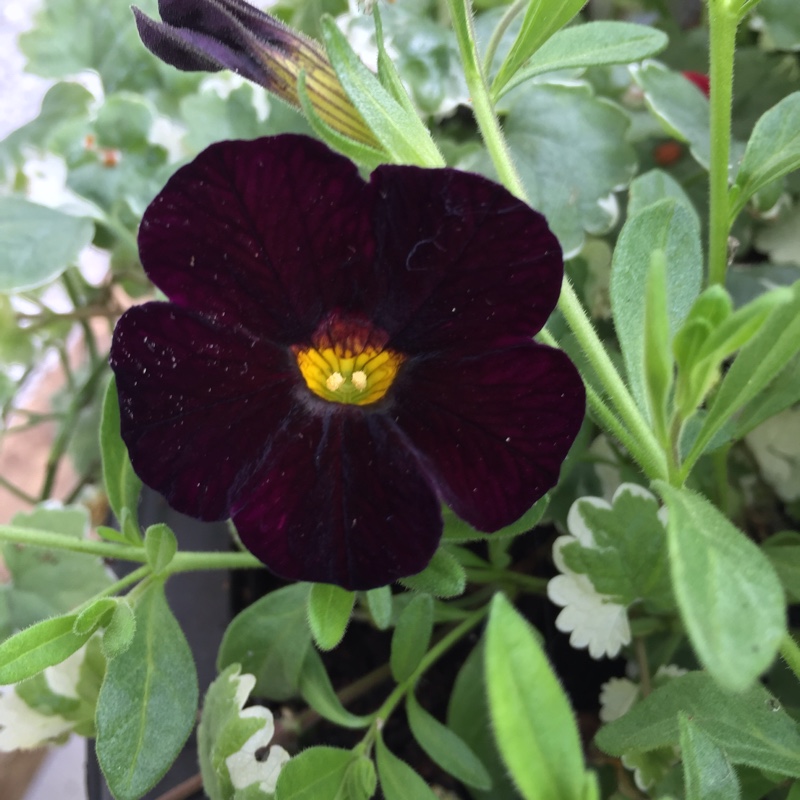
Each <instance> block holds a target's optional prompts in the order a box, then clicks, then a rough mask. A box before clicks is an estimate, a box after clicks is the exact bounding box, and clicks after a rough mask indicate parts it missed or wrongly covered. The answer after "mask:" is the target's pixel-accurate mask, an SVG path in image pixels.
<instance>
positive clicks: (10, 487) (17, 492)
mask: <svg viewBox="0 0 800 800" xmlns="http://www.w3.org/2000/svg"><path fill="white" fill-rule="evenodd" d="M14 430H16V429H14ZM14 430H10V431H7V433H14ZM0 487H2V488H3V489H5V490H6V491H7V492H8V493H9V494H13V495H14V497H16V498H17V499H18V500H22V502H23V503H27V504H28V505H31V506H35V505H36V502H37V500H36V498H35V497H33V496H32V495H29V494H28V493H27V492H26V491H25V490H24V489H20V488H19V486H17V485H15V484H13V483H11V481H9V480H7V479H6V478H4V477H3V476H2V475H0Z"/></svg>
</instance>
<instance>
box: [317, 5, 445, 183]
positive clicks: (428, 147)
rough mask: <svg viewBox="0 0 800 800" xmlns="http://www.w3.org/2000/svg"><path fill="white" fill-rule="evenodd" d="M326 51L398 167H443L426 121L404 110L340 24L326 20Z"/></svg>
mask: <svg viewBox="0 0 800 800" xmlns="http://www.w3.org/2000/svg"><path fill="white" fill-rule="evenodd" d="M321 25H322V33H323V38H324V40H325V49H326V50H327V53H328V57H329V58H330V60H331V64H332V65H333V68H334V69H335V70H336V74H337V76H338V77H339V80H340V81H341V84H342V87H343V88H344V90H345V92H347V95H348V97H349V98H350V100H351V101H352V103H353V105H354V106H355V107H356V108H357V109H358V111H359V113H360V114H361V116H362V117H363V118H364V121H365V122H366V123H367V126H368V127H369V129H370V130H371V131H372V133H373V134H374V135H375V137H376V138H377V139H378V141H379V142H380V143H381V144H382V145H383V147H384V148H385V149H386V152H387V153H388V154H389V155H390V156H391V158H392V160H393V161H394V162H396V163H398V164H415V165H417V166H421V167H443V166H444V159H443V158H442V156H441V154H440V153H439V151H438V150H437V149H436V145H435V144H434V143H433V139H431V135H430V133H429V132H428V129H427V128H426V127H425V125H423V124H422V120H420V118H419V117H418V116H417V115H416V114H410V113H409V112H408V111H406V109H405V108H403V106H401V105H400V104H399V103H398V102H397V101H396V100H395V99H394V98H393V97H392V96H391V95H390V94H389V92H387V91H386V89H384V88H383V86H381V84H380V81H379V80H378V78H377V77H376V76H375V75H373V73H371V72H370V71H369V70H368V69H367V68H366V67H365V66H364V64H362V63H361V61H360V60H359V58H358V56H357V55H356V54H355V52H354V51H353V49H352V47H351V46H350V44H349V42H348V41H347V39H346V38H345V36H344V34H343V33H342V32H341V31H340V30H339V28H338V27H337V25H336V22H335V21H334V20H333V19H332V18H331V17H329V16H327V15H326V16H323V18H322V21H321Z"/></svg>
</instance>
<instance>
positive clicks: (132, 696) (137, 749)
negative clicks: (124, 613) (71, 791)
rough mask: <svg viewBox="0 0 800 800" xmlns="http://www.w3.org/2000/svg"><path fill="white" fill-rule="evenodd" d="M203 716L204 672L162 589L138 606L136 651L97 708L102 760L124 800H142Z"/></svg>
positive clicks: (121, 658) (114, 667)
mask: <svg viewBox="0 0 800 800" xmlns="http://www.w3.org/2000/svg"><path fill="white" fill-rule="evenodd" d="M196 712H197V672H196V669H195V665H194V659H193V657H192V652H191V650H190V649H189V645H188V644H187V643H186V639H185V638H184V635H183V631H182V630H181V628H180V625H178V623H177V621H176V620H175V617H173V616H172V612H171V611H170V610H169V606H168V605H167V600H166V597H165V596H164V586H163V584H162V583H152V584H150V585H149V586H148V587H147V588H146V589H145V591H144V592H142V594H141V595H140V596H139V599H138V603H137V605H136V633H135V634H134V637H133V641H132V643H131V646H130V647H129V648H128V649H127V650H126V651H125V652H124V653H122V654H121V655H118V656H117V657H116V658H113V659H111V660H110V661H109V664H108V670H107V672H106V677H105V680H104V681H103V686H102V688H101V689H100V697H99V698H98V703H97V744H96V747H97V758H98V761H99V762H100V766H101V768H102V770H103V774H104V775H105V778H106V781H107V782H108V786H109V788H110V789H111V792H112V793H113V795H114V797H115V798H117V800H137V798H139V797H141V796H142V795H143V794H144V793H145V792H147V791H148V790H149V789H151V788H152V787H153V786H155V784H156V783H157V782H158V781H159V780H160V779H161V777H162V776H163V775H164V773H165V772H166V771H167V769H168V768H169V766H170V765H171V764H172V762H173V761H174V760H175V758H176V757H177V755H178V753H179V752H180V751H181V749H182V748H183V745H184V743H185V742H186V739H187V738H188V736H189V733H190V732H191V730H192V728H193V727H194V722H195V714H196Z"/></svg>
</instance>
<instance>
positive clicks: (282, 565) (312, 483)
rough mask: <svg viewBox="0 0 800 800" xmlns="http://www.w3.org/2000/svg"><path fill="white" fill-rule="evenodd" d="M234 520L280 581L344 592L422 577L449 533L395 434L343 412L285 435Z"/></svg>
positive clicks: (380, 422) (374, 419)
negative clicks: (340, 588) (302, 582)
mask: <svg viewBox="0 0 800 800" xmlns="http://www.w3.org/2000/svg"><path fill="white" fill-rule="evenodd" d="M231 516H232V517H233V521H234V524H235V525H236V528H237V530H238V532H239V536H240V537H241V539H242V542H243V543H244V544H245V546H246V547H247V549H248V550H250V551H251V552H252V553H253V554H254V555H256V556H257V557H258V558H260V559H261V560H262V561H263V562H264V563H265V564H266V565H267V566H268V567H269V568H270V569H271V570H273V571H274V572H276V573H277V574H278V575H281V576H283V577H284V578H289V579H299V580H306V581H317V582H320V583H332V584H336V585H338V586H343V587H344V588H346V589H371V588H374V587H376V586H383V585H385V584H388V583H391V582H392V581H394V580H396V579H397V578H400V577H404V576H406V575H412V574H415V573H417V572H419V571H421V570H422V569H423V568H424V567H425V566H426V565H427V563H428V562H429V561H430V559H431V558H432V557H433V553H434V552H435V550H436V547H437V545H438V543H439V538H440V536H441V533H442V518H441V512H440V507H439V501H438V499H437V498H436V496H435V494H434V492H433V491H432V489H431V488H430V487H429V486H428V484H427V483H426V482H425V479H424V478H423V477H422V475H421V471H420V468H419V464H418V463H417V462H416V459H415V458H414V456H413V454H412V453H411V452H410V451H409V449H408V448H407V447H406V446H405V445H404V443H403V441H402V440H401V438H400V436H399V434H398V432H397V431H396V430H395V429H394V428H393V426H391V424H389V423H387V421H386V420H385V419H384V418H383V417H382V416H381V415H379V414H364V413H363V412H361V411H360V410H351V409H347V408H345V407H340V408H339V409H336V410H335V411H332V412H331V413H328V414H322V415H317V416H311V417H309V418H308V419H307V421H306V423H305V424H302V423H301V422H300V421H297V422H296V423H295V424H293V425H292V426H291V427H288V428H287V429H286V430H285V431H284V434H283V435H282V436H281V437H280V438H279V439H278V440H276V441H275V442H274V444H273V447H272V450H271V451H270V453H269V458H268V459H267V460H266V462H265V464H264V467H263V468H262V470H261V471H260V472H259V473H258V474H257V475H256V476H254V477H253V479H252V481H251V482H250V484H249V485H248V486H247V487H246V488H245V489H244V490H243V491H242V492H241V495H240V499H239V500H238V502H237V503H236V505H235V506H234V507H233V509H232V514H231Z"/></svg>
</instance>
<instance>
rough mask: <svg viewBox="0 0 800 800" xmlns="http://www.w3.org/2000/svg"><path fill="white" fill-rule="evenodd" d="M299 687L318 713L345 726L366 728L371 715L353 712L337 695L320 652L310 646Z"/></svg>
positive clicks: (302, 694)
mask: <svg viewBox="0 0 800 800" xmlns="http://www.w3.org/2000/svg"><path fill="white" fill-rule="evenodd" d="M298 683H299V689H300V694H301V696H302V697H303V699H304V700H305V701H306V702H307V703H308V704H309V705H310V706H311V708H313V709H314V710H315V711H316V712H317V713H318V714H320V715H321V716H323V717H325V719H327V720H330V721H331V722H333V723H335V724H336V725H340V726H341V727H343V728H366V727H367V725H369V723H370V718H369V717H359V716H357V715H355V714H351V713H350V712H349V711H348V710H347V709H346V708H345V707H344V706H343V705H342V702H341V700H339V698H338V697H337V695H336V692H335V691H334V690H333V686H332V685H331V680H330V678H329V677H328V673H327V671H326V670H325V665H324V664H323V663H322V659H321V658H320V657H319V653H317V651H316V650H315V649H314V648H313V647H309V648H308V652H307V653H306V658H305V661H304V662H303V668H302V671H301V672H300V678H299V682H298Z"/></svg>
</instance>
